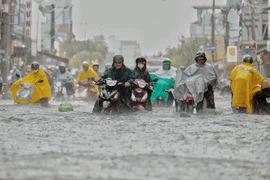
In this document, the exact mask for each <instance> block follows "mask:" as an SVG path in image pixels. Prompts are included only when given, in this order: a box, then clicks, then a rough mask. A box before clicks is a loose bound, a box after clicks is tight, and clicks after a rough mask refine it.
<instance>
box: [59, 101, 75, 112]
mask: <svg viewBox="0 0 270 180" xmlns="http://www.w3.org/2000/svg"><path fill="white" fill-rule="evenodd" d="M58 111H59V112H69V111H73V106H72V104H70V103H63V104H60V105H59V107H58Z"/></svg>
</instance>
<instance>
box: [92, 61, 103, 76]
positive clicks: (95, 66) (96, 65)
mask: <svg viewBox="0 0 270 180" xmlns="http://www.w3.org/2000/svg"><path fill="white" fill-rule="evenodd" d="M92 68H93V70H94V71H95V72H96V73H97V75H98V77H101V76H102V73H101V72H100V71H99V64H98V62H93V65H92Z"/></svg>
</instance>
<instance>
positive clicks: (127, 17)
mask: <svg viewBox="0 0 270 180" xmlns="http://www.w3.org/2000/svg"><path fill="white" fill-rule="evenodd" d="M224 1H225V0H216V3H217V4H222V3H224ZM211 3H212V0H73V4H74V11H73V20H74V21H73V22H74V28H73V30H74V33H75V35H76V37H77V38H78V39H84V38H85V32H86V37H87V38H90V39H91V38H92V37H93V35H100V34H101V33H102V34H103V35H105V36H106V37H108V36H110V35H115V36H116V37H117V38H118V39H119V40H137V41H138V42H139V43H140V45H141V48H142V51H143V54H149V55H152V54H153V53H157V52H158V51H165V48H166V47H168V46H172V47H173V46H176V45H177V37H178V36H180V33H182V34H183V35H184V36H186V37H188V36H189V26H190V24H191V23H192V22H194V21H196V10H195V9H193V8H192V7H191V6H193V5H204V4H205V5H211ZM85 27H86V31H85Z"/></svg>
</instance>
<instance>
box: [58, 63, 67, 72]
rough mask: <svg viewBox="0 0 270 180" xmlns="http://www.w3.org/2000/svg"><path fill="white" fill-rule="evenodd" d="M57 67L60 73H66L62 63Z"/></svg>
mask: <svg viewBox="0 0 270 180" xmlns="http://www.w3.org/2000/svg"><path fill="white" fill-rule="evenodd" d="M58 67H59V70H60V72H61V73H64V72H66V65H65V64H64V63H61V64H59V66H58Z"/></svg>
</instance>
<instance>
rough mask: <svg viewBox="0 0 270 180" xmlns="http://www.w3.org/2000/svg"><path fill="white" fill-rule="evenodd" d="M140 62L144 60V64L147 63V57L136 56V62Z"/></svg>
mask: <svg viewBox="0 0 270 180" xmlns="http://www.w3.org/2000/svg"><path fill="white" fill-rule="evenodd" d="M139 62H142V63H143V64H146V63H147V62H146V59H145V57H143V56H139V57H137V58H136V64H138V63H139Z"/></svg>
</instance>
